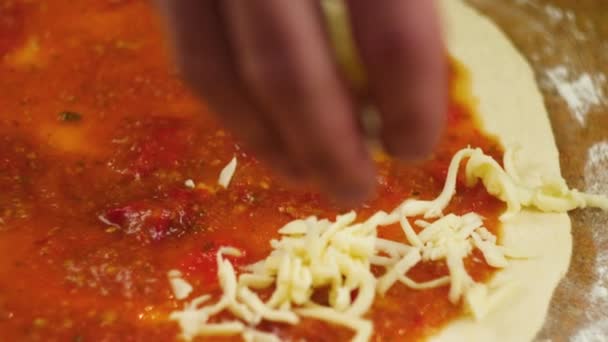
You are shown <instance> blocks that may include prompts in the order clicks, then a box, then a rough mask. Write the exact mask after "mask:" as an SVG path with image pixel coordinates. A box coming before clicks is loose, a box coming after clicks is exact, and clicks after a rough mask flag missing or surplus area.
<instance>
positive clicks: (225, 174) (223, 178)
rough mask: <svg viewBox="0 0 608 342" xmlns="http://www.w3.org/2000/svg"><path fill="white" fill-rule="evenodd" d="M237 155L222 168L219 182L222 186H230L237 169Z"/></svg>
mask: <svg viewBox="0 0 608 342" xmlns="http://www.w3.org/2000/svg"><path fill="white" fill-rule="evenodd" d="M236 164H237V161H236V157H232V160H231V161H230V162H229V163H228V164H227V165H226V166H225V167H224V168H223V169H222V171H221V172H220V177H219V179H218V181H217V183H218V184H219V185H220V186H221V187H222V188H224V189H225V188H228V185H229V184H230V181H231V180H232V176H234V172H235V171H236Z"/></svg>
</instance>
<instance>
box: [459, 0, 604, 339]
mask: <svg viewBox="0 0 608 342" xmlns="http://www.w3.org/2000/svg"><path fill="white" fill-rule="evenodd" d="M470 3H472V4H473V5H474V6H475V7H477V8H479V9H480V10H481V11H482V12H484V13H485V14H487V15H489V16H490V17H491V18H492V19H493V20H494V21H495V22H496V23H497V24H498V25H499V26H500V27H501V28H502V29H503V30H504V31H505V32H506V33H507V35H508V36H509V37H510V38H511V39H512V40H513V42H514V43H515V45H516V46H517V47H518V48H519V49H520V50H521V51H522V52H523V54H524V55H525V56H526V57H527V58H528V59H529V61H530V63H531V64H532V66H533V67H534V69H535V71H536V75H537V79H538V81H539V84H540V86H541V90H542V92H543V95H544V96H545V103H546V105H547V109H548V110H549V114H550V118H551V122H552V125H553V131H554V133H555V136H556V140H557V146H558V148H559V150H560V157H561V166H562V174H563V175H564V177H565V178H566V180H567V181H568V183H569V185H570V186H571V187H574V188H578V189H580V190H584V191H589V192H594V193H601V194H606V193H608V96H606V95H608V82H607V80H606V77H607V76H606V75H608V2H605V1H598V0H577V1H572V0H509V1H492V0H471V1H470ZM505 96H508V94H505ZM522 129H525V127H522ZM571 219H572V235H573V240H574V251H573V257H572V262H571V265H570V270H569V272H568V274H567V276H566V278H565V279H564V280H563V281H562V282H561V284H560V286H559V287H558V289H557V291H556V293H555V296H554V298H553V301H552V305H551V309H550V311H549V315H548V317H547V320H546V323H545V326H544V329H543V330H542V332H541V333H540V334H539V336H538V340H539V341H555V342H557V341H574V342H579V341H580V342H587V341H607V340H608V234H606V226H607V225H608V214H606V213H601V212H599V211H595V210H584V211H576V212H573V213H572V214H571Z"/></svg>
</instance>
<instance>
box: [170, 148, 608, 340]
mask: <svg viewBox="0 0 608 342" xmlns="http://www.w3.org/2000/svg"><path fill="white" fill-rule="evenodd" d="M514 158H515V157H514V153H513V152H508V153H506V154H505V161H504V164H505V167H506V168H507V170H506V171H505V170H504V169H502V168H501V166H500V164H498V163H497V162H496V161H495V160H494V159H492V158H491V157H489V156H487V155H485V154H483V152H482V151H481V150H480V149H471V148H466V149H463V150H461V151H459V152H458V153H456V155H455V156H454V158H453V159H452V161H451V163H450V166H449V168H448V174H447V176H446V182H445V185H444V187H443V190H442V191H441V193H440V194H439V196H438V197H437V198H435V199H434V200H417V199H408V200H406V201H404V202H403V203H401V204H400V205H399V206H398V207H397V208H396V209H395V210H393V211H392V212H391V213H386V212H383V211H380V212H377V213H375V214H374V215H372V216H371V217H370V218H368V219H367V220H365V221H364V222H357V221H356V214H355V213H354V212H350V213H347V214H344V215H340V216H338V217H337V218H336V220H335V221H334V222H330V221H329V220H327V219H318V218H316V217H309V218H306V219H300V220H294V221H292V222H289V223H288V224H286V225H285V226H284V227H282V228H281V229H280V230H279V234H280V235H281V238H280V239H278V240H272V241H271V246H272V248H273V251H272V252H271V253H270V255H269V256H268V257H267V258H266V259H264V260H261V261H259V262H257V263H255V264H252V265H249V266H248V267H245V268H243V271H244V273H243V274H241V275H240V276H239V277H238V280H237V275H236V273H235V270H234V267H233V266H232V264H231V263H230V261H228V260H225V259H224V258H223V257H222V255H224V254H226V255H233V256H238V255H240V253H239V251H238V250H236V249H234V248H221V249H220V251H219V252H218V255H217V260H216V261H217V264H218V278H219V280H220V285H221V288H222V291H223V294H222V297H221V298H220V299H219V301H218V302H217V303H215V304H211V305H206V306H204V305H203V304H204V303H206V302H207V301H208V300H209V299H210V297H209V296H207V295H205V296H201V297H198V298H195V299H194V300H192V301H191V302H190V303H189V304H186V305H185V307H184V309H183V310H182V311H175V312H173V313H172V314H171V315H170V318H171V319H173V320H176V321H177V322H178V323H179V324H180V326H181V328H182V337H183V338H184V339H187V340H189V339H192V338H194V337H196V336H209V335H235V334H241V335H242V336H243V338H244V339H245V340H247V341H254V340H255V341H258V340H259V341H274V340H273V339H272V337H271V336H272V335H271V334H268V333H265V332H261V331H257V330H254V329H253V327H254V326H256V325H257V324H258V323H259V322H261V321H262V320H265V321H272V322H281V323H287V324H297V323H298V322H299V321H300V317H308V318H314V319H319V320H323V321H326V322H328V323H332V324H337V325H342V326H346V327H348V328H350V329H352V330H354V332H355V337H354V339H353V340H354V341H367V340H369V338H370V336H371V334H372V332H373V326H372V323H371V322H370V321H369V320H366V319H365V318H364V315H365V314H366V313H367V312H368V311H369V309H370V308H371V306H372V304H373V301H374V299H375V296H376V293H378V294H380V295H383V294H385V293H386V292H387V291H389V290H390V288H391V287H392V286H394V285H395V284H396V283H401V284H403V285H405V286H407V287H409V288H411V289H414V290H425V289H429V288H434V287H439V286H446V285H449V286H450V290H449V299H450V301H451V302H452V303H454V304H458V303H462V304H463V305H464V307H465V308H466V309H467V310H468V311H469V312H470V313H471V314H472V315H473V317H474V318H476V319H481V318H483V317H484V316H485V315H486V314H487V313H488V312H490V311H491V310H492V309H493V308H495V307H496V306H497V305H499V304H500V303H502V302H503V301H504V300H505V298H507V297H508V295H510V294H511V293H513V291H514V288H515V287H516V286H515V285H514V283H512V282H506V283H504V284H501V285H500V286H492V285H489V284H480V283H477V282H475V281H474V280H473V278H472V277H471V276H470V275H469V274H468V273H467V271H466V269H465V267H464V259H465V258H467V257H468V256H469V255H470V254H471V253H472V251H473V250H474V249H478V250H479V251H480V252H481V253H482V254H483V256H484V259H485V261H486V262H487V263H488V265H490V266H493V267H496V268H503V267H506V266H507V265H508V263H509V261H508V259H509V258H513V257H516V258H522V257H524V258H525V257H526V256H525V255H523V256H522V255H518V254H517V253H515V252H513V251H510V250H508V249H506V248H504V247H503V246H500V245H498V241H497V238H496V236H494V235H493V234H492V233H490V232H489V231H488V230H487V229H486V228H484V227H483V218H482V217H481V216H479V215H477V214H475V213H468V214H465V215H462V216H459V215H455V214H447V215H445V216H444V215H443V211H444V210H445V208H446V207H447V205H448V204H449V202H450V201H451V199H452V197H453V196H454V194H455V192H456V177H457V173H458V170H459V168H460V164H461V163H462V162H463V161H465V160H466V165H465V178H466V185H468V186H472V185H474V184H475V183H476V182H478V181H481V182H482V184H483V185H484V186H485V188H486V189H487V191H488V192H489V193H490V194H492V195H494V196H495V197H497V198H499V199H500V200H502V201H504V202H505V203H506V204H507V211H506V213H505V214H504V215H502V216H501V219H502V220H506V219H508V217H510V216H512V215H515V214H516V213H517V212H519V211H520V210H521V209H522V208H525V207H535V208H537V209H539V210H542V211H565V210H570V209H572V208H575V207H586V206H594V207H600V208H602V209H608V199H607V198H606V197H604V196H599V195H589V194H583V193H580V192H578V191H576V190H570V189H568V187H567V186H566V184H565V182H564V181H563V180H561V179H559V180H543V181H541V182H537V183H536V184H531V183H528V184H525V183H524V181H523V180H522V177H521V176H520V175H519V174H518V173H517V169H516V165H515V163H514ZM539 179H540V178H539ZM420 216H422V217H424V218H425V220H415V221H414V224H415V225H416V226H418V227H420V228H421V231H420V232H418V233H416V231H415V230H414V229H413V227H412V226H411V224H410V222H409V220H410V218H411V219H415V218H416V217H420ZM395 223H399V224H400V226H401V228H402V230H403V233H404V239H403V241H393V240H386V239H382V238H378V236H377V230H378V228H379V227H382V226H386V225H391V224H395ZM435 261H445V263H446V264H447V266H448V270H449V275H447V276H443V277H439V278H437V279H434V280H430V281H425V282H417V281H415V280H413V279H411V278H410V277H408V276H407V273H408V271H409V270H411V269H412V268H413V267H415V266H416V265H418V264H419V263H423V262H435ZM372 265H374V266H375V267H383V268H385V269H386V271H385V273H384V274H382V275H381V276H380V277H378V278H376V277H375V276H374V273H372ZM170 279H171V281H172V285H173V286H174V292H175V297H176V298H178V299H179V298H184V296H187V294H186V292H188V294H189V291H186V290H187V289H188V286H189V284H187V282H185V280H183V279H181V275H179V274H177V273H175V272H174V273H172V274H171V275H170ZM175 284H179V285H177V286H176V285H175ZM272 288H274V292H273V293H272V296H271V297H270V298H269V299H268V300H267V301H266V302H264V301H262V300H261V298H260V297H259V296H258V295H257V294H256V293H255V292H254V291H253V290H252V289H257V290H261V289H272ZM325 288H329V298H328V299H329V305H319V304H317V303H315V302H314V301H313V300H312V298H313V294H314V293H315V291H317V290H318V289H325ZM353 293H357V295H356V296H355V297H354V299H353V298H352V295H353ZM225 310H227V311H230V312H231V313H232V314H233V315H234V317H235V318H236V319H238V320H235V321H228V322H222V323H208V319H209V318H210V317H211V316H213V315H216V314H218V313H220V312H222V311H225ZM245 324H247V326H246V325H245Z"/></svg>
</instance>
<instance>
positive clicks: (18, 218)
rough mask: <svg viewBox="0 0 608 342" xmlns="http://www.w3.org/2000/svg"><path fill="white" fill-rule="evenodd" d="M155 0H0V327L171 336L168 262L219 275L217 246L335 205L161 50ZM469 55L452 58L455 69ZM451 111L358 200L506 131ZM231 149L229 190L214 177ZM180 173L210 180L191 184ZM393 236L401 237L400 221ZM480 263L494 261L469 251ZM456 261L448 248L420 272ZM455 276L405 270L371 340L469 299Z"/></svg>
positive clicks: (391, 196)
mask: <svg viewBox="0 0 608 342" xmlns="http://www.w3.org/2000/svg"><path fill="white" fill-rule="evenodd" d="M160 42H161V33H160V29H159V24H158V22H157V18H155V17H154V15H153V13H152V9H151V7H150V5H149V4H148V2H147V1H143V0H123V1H120V0H91V1H68V0H54V1H26V0H22V1H19V0H15V1H10V0H8V1H0V79H1V81H0V335H1V336H3V339H5V340H7V341H16V340H54V339H57V340H68V341H87V340H98V341H99V340H103V341H113V340H121V341H146V340H150V339H153V340H173V339H174V338H175V336H176V334H177V333H178V328H177V326H176V324H175V323H173V322H169V321H167V314H168V312H170V311H171V310H174V309H176V308H181V303H178V302H176V301H174V300H173V299H172V296H171V292H170V289H169V285H168V282H167V278H166V273H167V271H168V270H170V269H173V268H178V269H181V270H182V271H183V272H184V273H185V274H186V275H187V278H188V279H189V280H191V281H192V283H193V285H194V287H195V288H196V294H200V293H203V292H208V291H217V289H218V286H217V282H216V279H215V261H214V257H215V252H216V251H217V248H218V247H219V246H221V245H233V246H236V247H239V248H241V249H242V250H243V251H245V253H246V256H245V257H244V258H239V259H234V262H235V263H236V264H237V265H239V264H247V263H250V262H253V261H256V260H259V259H260V258H263V257H264V256H265V255H266V254H267V253H268V251H269V249H270V247H269V244H268V241H269V239H271V238H273V237H276V235H277V234H276V230H277V228H279V227H280V226H282V225H283V224H285V223H286V222H288V221H290V220H293V219H295V218H301V217H306V216H309V215H318V216H321V217H330V218H333V217H334V216H335V215H336V214H337V213H339V212H340V211H342V210H341V209H340V208H338V207H336V206H335V205H334V204H332V203H331V202H330V201H328V200H327V199H326V198H324V197H322V196H321V195H319V194H318V193H317V192H315V191H312V190H310V189H301V188H293V187H290V186H288V185H286V184H285V183H283V182H282V181H280V180H279V179H278V178H277V177H275V176H274V175H273V174H272V172H271V171H270V169H269V168H268V167H267V166H265V165H263V164H261V163H260V162H258V161H257V160H256V159H255V157H253V156H251V155H249V154H247V153H246V152H245V151H244V150H242V149H241V148H240V147H239V145H238V142H237V141H235V140H234V139H233V138H232V137H231V136H230V134H229V133H228V132H226V131H224V130H223V129H222V127H221V126H220V125H219V124H218V123H217V122H216V121H215V120H214V119H213V116H212V115H211V113H210V112H209V111H208V109H207V108H206V107H205V106H204V105H203V104H201V103H200V102H198V101H197V100H196V99H195V98H194V97H193V96H192V95H191V94H190V93H189V92H188V91H187V89H186V88H185V87H184V86H183V85H182V83H181V82H180V80H179V79H178V77H177V76H176V74H175V71H174V69H173V68H172V67H171V66H170V64H169V62H168V56H167V54H166V53H165V50H164V48H163V45H162V44H161V43H160ZM462 72H463V71H462V70H460V69H454V72H453V75H454V78H453V80H452V81H453V82H452V83H453V84H455V83H456V82H458V80H459V79H460V78H461V77H462V75H460V76H459V74H460V73H462ZM448 116H449V127H448V129H447V132H446V133H445V136H444V138H443V140H442V142H441V144H440V146H439V147H438V148H437V149H436V151H435V153H434V155H433V156H432V158H431V159H430V160H428V161H426V162H424V163H420V164H419V165H406V164H403V163H400V162H397V161H394V160H391V159H384V160H382V161H379V162H378V168H379V175H378V194H377V196H376V198H375V199H373V200H371V201H369V202H368V203H366V204H365V205H363V206H362V207H360V208H358V211H359V212H361V213H363V216H365V215H369V214H370V213H372V212H374V211H376V210H380V209H383V210H390V209H392V208H393V207H395V206H396V205H397V204H398V203H400V202H401V201H402V200H403V199H405V198H407V197H412V196H415V197H419V198H423V199H429V198H434V197H435V196H436V195H437V194H438V193H439V191H440V189H441V187H442V186H443V182H444V179H445V174H446V170H447V165H448V163H449V161H450V159H451V157H452V155H453V153H454V152H455V151H457V150H459V149H461V148H463V147H465V146H467V145H471V146H478V147H482V148H483V149H484V150H485V151H486V152H489V153H490V154H492V155H494V156H499V155H500V154H501V151H500V147H499V146H498V145H497V144H496V142H495V141H493V140H492V139H490V138H488V137H486V136H484V135H483V134H482V133H481V132H480V131H479V130H478V129H477V127H476V126H475V124H474V120H473V118H472V114H471V112H470V111H469V110H468V109H467V106H466V104H459V103H456V102H455V101H452V103H451V106H450V110H449V113H448ZM233 155H236V156H237V158H238V160H239V166H238V168H237V172H236V174H235V177H234V179H233V182H232V183H231V185H230V187H229V188H228V189H227V190H222V189H218V188H217V187H216V183H217V176H218V174H219V172H220V170H221V169H222V168H223V166H224V165H225V164H226V163H227V162H228V161H229V160H230V159H231V158H232V156H233ZM187 179H192V180H194V181H195V182H196V183H197V184H199V185H200V186H199V188H197V189H195V190H192V189H188V188H187V187H185V186H184V181H185V180H187ZM502 209H503V207H502V205H501V204H500V203H498V202H497V201H496V200H494V199H493V198H491V197H490V196H489V195H488V194H487V193H486V192H485V190H484V189H483V188H481V187H474V188H471V189H467V188H465V187H464V186H462V184H459V187H458V194H457V196H456V197H455V199H454V201H453V203H452V204H451V206H450V210H451V211H453V212H455V213H465V212H468V211H471V210H475V211H477V212H479V213H481V214H482V215H483V216H485V217H486V218H488V219H487V221H486V225H487V226H488V228H490V229H491V230H494V231H496V229H497V227H498V226H497V222H496V217H497V216H498V214H499V212H500V211H501V210H502ZM381 234H382V235H383V236H386V237H393V238H395V239H402V235H401V234H402V233H401V232H400V230H399V229H398V227H389V228H386V229H382V233H381ZM466 265H467V268H468V270H469V272H471V273H472V274H473V276H474V278H476V279H478V280H482V279H484V278H485V277H487V276H489V275H490V274H491V273H492V272H493V270H492V269H491V268H490V267H488V266H487V265H486V264H485V262H484V261H483V257H482V256H481V255H478V254H474V255H473V256H472V257H470V258H469V259H468V260H467V262H466ZM443 274H446V267H445V265H444V264H441V263H437V264H433V265H430V264H426V265H421V266H418V267H417V268H416V269H415V270H413V271H412V272H411V276H412V277H413V278H414V279H417V280H424V279H429V278H432V277H434V276H437V275H443ZM447 291H448V289H447V288H445V287H444V288H438V289H434V290H429V291H413V290H410V289H407V288H406V287H405V286H401V285H396V286H395V287H394V288H393V289H391V290H390V291H389V293H388V295H387V296H386V297H384V298H379V299H377V301H376V303H375V305H374V307H373V310H372V312H371V313H370V317H371V318H372V319H373V320H374V324H375V328H376V335H375V337H374V338H375V340H376V341H391V340H399V341H403V340H416V339H418V338H420V337H423V336H427V335H429V334H431V333H432V332H433V331H435V330H436V329H438V328H440V327H441V326H442V325H444V324H445V323H446V322H449V321H450V320H451V319H453V318H455V317H457V316H458V315H460V314H461V312H460V309H459V308H458V307H456V306H453V305H452V304H450V303H449V302H448V300H447ZM262 327H263V328H264V329H266V330H269V331H275V332H277V333H279V334H280V335H281V336H284V337H292V338H296V337H307V338H309V340H313V341H336V340H340V339H346V338H349V337H350V336H351V333H350V332H349V331H347V330H344V329H340V328H336V327H331V326H328V325H325V324H322V323H319V322H316V321H311V320H305V321H304V322H303V323H302V324H301V325H299V326H297V327H293V328H290V327H287V326H284V325H270V324H264V325H263V326H262Z"/></svg>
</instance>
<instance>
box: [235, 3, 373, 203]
mask: <svg viewBox="0 0 608 342" xmlns="http://www.w3.org/2000/svg"><path fill="white" fill-rule="evenodd" d="M223 4H225V5H226V7H225V9H226V12H225V13H226V18H227V21H228V22H229V27H230V28H231V30H230V32H231V39H232V43H233V46H234V50H235V52H236V53H237V55H238V58H237V60H238V61H239V63H240V68H241V72H242V74H243V78H244V79H245V81H246V82H247V84H248V85H249V87H250V89H251V91H252V92H253V93H254V94H255V95H256V96H257V98H258V99H259V101H260V103H261V104H262V105H263V106H264V108H265V109H266V110H267V111H268V113H269V115H270V117H271V119H272V120H274V121H275V122H276V124H277V125H278V127H279V130H280V134H281V136H282V137H283V139H284V141H285V142H286V143H287V148H288V150H289V153H290V155H291V158H294V159H296V160H300V161H302V162H303V163H304V165H305V166H304V167H305V170H306V171H308V172H309V173H310V174H311V175H312V176H313V177H314V178H315V179H316V180H317V181H318V182H319V183H320V184H321V185H322V186H323V187H324V188H325V189H326V190H329V191H330V192H332V193H333V194H334V195H336V196H338V197H339V199H341V200H342V201H344V202H348V201H353V202H356V201H360V200H362V199H363V198H365V197H367V196H368V195H369V194H370V192H371V189H372V188H373V185H374V183H375V182H374V169H373V166H372V163H371V160H370V157H369V155H368V153H367V150H366V148H365V146H364V145H363V142H362V139H361V136H360V135H359V132H358V130H357V125H356V121H355V119H354V115H353V106H352V104H351V102H350V99H349V94H348V92H347V90H346V88H345V86H344V85H343V84H342V83H341V81H340V79H339V75H338V73H337V71H336V68H335V66H334V65H333V63H332V59H331V53H330V51H329V49H328V46H327V44H326V42H325V39H324V35H323V32H322V28H321V25H320V18H319V15H318V12H317V10H316V9H317V7H316V6H315V5H314V3H313V2H310V1H284V0H259V1H241V0H226V1H224V2H223Z"/></svg>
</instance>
